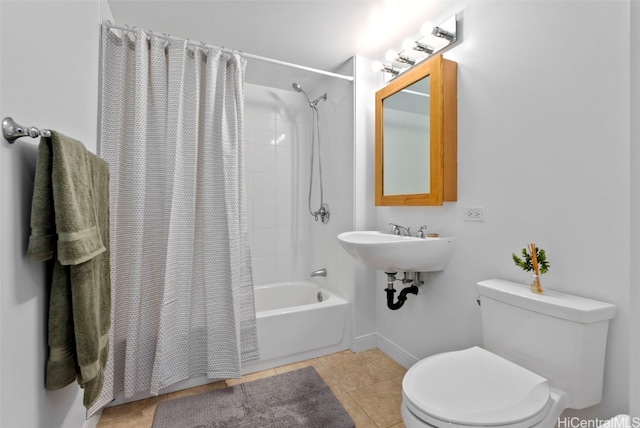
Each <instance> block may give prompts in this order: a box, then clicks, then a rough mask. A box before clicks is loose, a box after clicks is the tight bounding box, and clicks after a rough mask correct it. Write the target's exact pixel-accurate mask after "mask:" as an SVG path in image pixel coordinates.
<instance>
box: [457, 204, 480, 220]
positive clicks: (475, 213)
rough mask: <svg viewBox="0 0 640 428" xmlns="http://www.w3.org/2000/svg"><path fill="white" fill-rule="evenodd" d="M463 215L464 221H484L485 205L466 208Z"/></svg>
mask: <svg viewBox="0 0 640 428" xmlns="http://www.w3.org/2000/svg"><path fill="white" fill-rule="evenodd" d="M462 217H463V219H464V221H484V207H475V208H464V209H463V210H462Z"/></svg>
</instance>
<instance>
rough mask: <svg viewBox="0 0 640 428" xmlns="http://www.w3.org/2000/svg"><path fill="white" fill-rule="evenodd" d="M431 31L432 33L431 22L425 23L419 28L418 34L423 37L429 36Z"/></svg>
mask: <svg viewBox="0 0 640 428" xmlns="http://www.w3.org/2000/svg"><path fill="white" fill-rule="evenodd" d="M432 31H433V24H432V23H431V22H428V21H427V22H425V23H424V24H422V27H420V32H421V33H422V35H423V36H428V35H430V34H431V32H432Z"/></svg>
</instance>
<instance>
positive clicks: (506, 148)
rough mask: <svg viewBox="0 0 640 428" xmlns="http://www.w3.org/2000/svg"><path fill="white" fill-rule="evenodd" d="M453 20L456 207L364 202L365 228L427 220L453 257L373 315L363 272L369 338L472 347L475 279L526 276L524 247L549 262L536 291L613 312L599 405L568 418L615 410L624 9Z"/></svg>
mask: <svg viewBox="0 0 640 428" xmlns="http://www.w3.org/2000/svg"><path fill="white" fill-rule="evenodd" d="M461 12H462V14H461V21H462V34H463V37H462V40H461V42H460V43H459V44H458V46H456V47H454V48H452V49H451V50H449V51H448V52H447V53H446V54H445V56H446V57H447V58H449V59H451V60H454V61H456V62H457V63H458V115H459V116H458V123H459V125H458V132H459V137H458V162H459V163H458V171H459V175H458V177H459V178H458V195H459V196H458V201H457V202H453V203H446V204H445V206H444V207H406V208H405V207H377V208H376V207H373V206H369V207H367V208H368V209H372V210H375V212H376V222H377V224H376V226H377V229H378V230H387V229H388V226H387V224H388V223H389V222H391V221H393V222H395V223H399V224H402V225H404V226H411V227H412V228H415V227H417V226H419V225H422V224H427V225H429V231H431V232H439V233H440V234H441V235H451V236H455V237H456V239H457V243H456V249H455V252H454V255H453V259H452V260H451V263H450V265H449V266H448V268H447V269H446V270H445V271H444V272H440V273H432V274H429V275H427V278H426V284H425V285H424V286H422V287H421V290H420V294H419V295H418V296H412V295H410V296H409V299H408V301H407V303H406V304H405V306H404V307H403V308H402V309H400V310H398V311H391V310H389V309H387V308H386V299H385V297H386V296H385V293H383V291H382V289H383V288H384V284H385V279H386V278H385V275H384V274H383V273H382V272H379V273H377V274H376V280H377V283H378V284H377V288H376V290H379V291H378V296H377V313H376V330H377V333H378V334H379V335H380V336H381V339H380V343H382V345H383V346H384V347H386V348H388V349H390V350H391V351H393V352H396V356H398V355H399V356H400V357H402V358H404V359H405V361H406V360H411V359H412V358H417V359H419V358H424V357H426V356H428V355H431V354H434V353H437V352H442V351H447V350H453V349H460V348H464V347H468V346H471V345H474V344H479V343H481V329H480V311H479V307H478V306H477V305H476V301H475V299H476V290H475V284H476V282H477V281H479V280H482V279H488V278H493V277H499V278H505V279H509V280H515V281H520V282H528V280H529V275H528V274H526V273H524V272H522V271H520V270H518V268H516V267H515V266H514V264H513V262H512V260H511V253H512V252H516V251H519V250H520V249H521V248H523V247H524V246H525V245H526V243H528V242H535V243H537V244H538V245H539V246H541V247H543V248H544V249H545V250H546V251H547V255H548V257H549V259H550V262H551V270H550V272H549V273H548V274H546V275H544V276H543V277H542V282H543V285H544V286H546V287H548V288H553V289H556V290H560V291H564V292H568V293H574V294H577V295H582V296H586V297H590V298H595V299H600V300H603V301H607V302H612V303H614V304H616V305H617V308H618V313H617V316H616V318H615V320H613V321H612V323H611V326H610V332H609V341H608V347H607V362H606V369H605V385H604V397H603V401H602V404H601V405H599V406H595V407H594V408H591V409H588V410H585V411H582V412H578V414H579V415H580V416H581V417H584V418H591V417H596V416H598V417H605V416H611V415H614V414H616V413H619V412H626V411H628V404H629V369H628V367H629V345H628V343H629V317H630V305H629V296H630V270H631V259H630V254H629V248H630V245H631V240H630V232H631V230H630V221H631V219H630V213H631V208H630V191H631V187H630V175H631V172H630V164H629V156H630V139H629V129H630V112H629V100H630V98H629V89H630V88H629V81H630V60H629V48H630V45H629V43H630V42H629V31H630V28H629V2H628V1H612V2H609V1H553V2H541V1H518V2H513V1H489V0H487V1H482V2H472V3H470V4H469V5H467V6H465V7H464V8H463V9H462V10H461ZM443 18H444V16H443ZM434 22H438V21H437V19H435V20H434ZM604 28H606V29H607V32H606V34H605V35H603V32H602V29H604ZM636 61H637V60H636ZM636 83H637V82H636ZM369 150H373V144H371V145H370V147H369ZM636 154H637V153H636ZM636 157H637V156H636ZM634 165H635V166H636V167H637V166H638V162H637V160H636V161H635V163H634ZM636 175H637V174H636ZM370 185H371V186H372V185H373V184H372V182H370ZM636 186H637V185H636ZM636 188H637V187H636ZM474 206H483V207H485V208H486V222H484V223H482V222H464V221H463V220H462V208H463V207H474ZM636 214H637V210H636ZM636 235H637V232H636ZM636 254H637V251H636ZM634 277H637V275H635V273H634ZM357 287H360V284H358V285H357ZM636 300H637V299H636ZM636 351H637V345H636ZM635 382H637V377H636V379H635ZM637 394H638V393H637V388H636V392H635V396H636V397H637Z"/></svg>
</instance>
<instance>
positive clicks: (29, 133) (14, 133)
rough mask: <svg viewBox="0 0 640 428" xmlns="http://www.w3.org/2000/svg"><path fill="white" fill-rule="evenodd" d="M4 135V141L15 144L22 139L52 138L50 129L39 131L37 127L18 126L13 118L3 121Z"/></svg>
mask: <svg viewBox="0 0 640 428" xmlns="http://www.w3.org/2000/svg"><path fill="white" fill-rule="evenodd" d="M2 135H3V136H4V139H5V140H7V141H8V142H9V144H13V142H14V141H16V140H17V139H18V138H20V137H31V138H36V137H51V131H49V130H48V129H42V130H41V129H38V128H36V127H35V126H29V127H27V126H22V125H18V124H17V123H16V122H15V120H13V118H12V117H9V116H7V117H5V118H4V119H2Z"/></svg>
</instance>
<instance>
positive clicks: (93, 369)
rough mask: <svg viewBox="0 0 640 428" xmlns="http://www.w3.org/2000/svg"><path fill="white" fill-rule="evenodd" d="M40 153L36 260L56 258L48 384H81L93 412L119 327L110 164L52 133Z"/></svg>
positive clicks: (32, 245) (32, 242) (31, 250)
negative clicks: (113, 329)
mask: <svg viewBox="0 0 640 428" xmlns="http://www.w3.org/2000/svg"><path fill="white" fill-rule="evenodd" d="M51 134H52V135H51V137H49V138H42V140H41V142H40V145H39V147H38V160H37V164H36V177H35V185H34V192H33V202H32V208H31V236H30V237H29V247H28V251H27V252H28V254H29V256H30V257H31V258H32V259H34V260H39V261H44V260H49V259H52V258H53V259H54V266H53V275H52V282H51V295H50V301H49V331H48V340H49V358H48V359H47V368H46V378H45V386H46V388H47V389H48V390H55V389H59V388H62V387H64V386H66V385H68V384H70V383H71V382H73V381H74V380H76V379H77V381H78V383H79V384H80V386H81V387H82V388H84V405H85V407H87V408H89V407H91V405H92V404H93V403H94V402H95V400H96V399H97V398H98V396H99V395H100V391H101V389H102V384H103V382H104V368H105V366H106V362H107V355H108V339H109V328H110V326H111V319H110V313H111V280H110V265H109V166H108V164H107V163H106V162H105V161H104V160H102V159H100V158H99V157H98V156H96V155H94V154H92V153H91V152H89V151H88V150H87V149H86V148H85V147H84V145H83V144H82V143H80V142H79V141H76V140H74V139H72V138H69V137H66V136H64V135H62V134H60V133H58V132H55V131H52V133H51Z"/></svg>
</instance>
